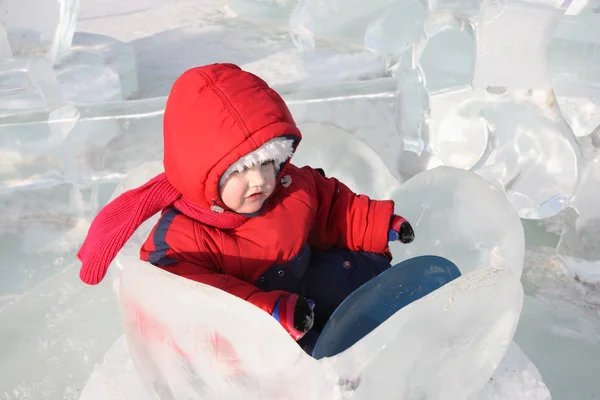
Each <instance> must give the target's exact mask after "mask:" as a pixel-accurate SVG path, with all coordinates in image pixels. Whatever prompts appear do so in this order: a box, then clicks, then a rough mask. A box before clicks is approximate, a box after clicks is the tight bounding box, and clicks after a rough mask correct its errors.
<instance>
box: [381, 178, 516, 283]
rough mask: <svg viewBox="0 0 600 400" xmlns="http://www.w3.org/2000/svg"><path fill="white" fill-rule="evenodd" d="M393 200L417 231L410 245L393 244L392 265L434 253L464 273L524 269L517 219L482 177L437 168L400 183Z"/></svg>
mask: <svg viewBox="0 0 600 400" xmlns="http://www.w3.org/2000/svg"><path fill="white" fill-rule="evenodd" d="M391 198H392V199H393V200H394V202H395V204H396V208H395V211H396V212H398V213H400V215H402V216H404V217H405V218H407V219H408V220H409V221H411V223H412V224H413V227H414V229H415V236H416V238H415V241H414V242H413V243H411V244H409V245H399V244H396V243H394V244H392V245H391V246H390V249H391V250H392V254H393V255H394V262H399V261H401V260H405V259H407V258H410V257H414V256H418V255H427V254H433V255H438V256H442V257H444V258H447V259H449V260H450V261H452V262H453V263H455V264H456V265H457V266H458V268H459V269H460V270H461V272H462V273H463V274H464V273H466V272H468V271H473V270H475V269H480V268H487V267H496V268H508V269H510V270H511V271H513V272H514V273H515V275H517V276H521V272H522V270H523V258H524V254H525V238H524V233H523V226H522V225H521V221H520V219H519V217H518V215H517V213H516V212H515V210H514V209H513V208H512V206H511V204H510V203H509V202H508V201H507V200H506V197H505V196H504V194H503V193H502V192H501V191H500V190H498V189H497V188H496V187H495V186H493V185H491V184H490V183H488V182H487V181H485V180H484V179H482V178H481V177H479V176H477V175H475V174H473V173H471V172H468V171H464V170H461V169H457V168H451V167H437V168H434V169H432V170H429V171H425V172H422V173H420V174H418V175H416V176H414V177H413V178H411V179H410V180H408V181H406V182H405V183H403V184H402V185H401V186H400V187H399V188H398V189H396V190H395V191H394V193H393V194H392V195H391Z"/></svg>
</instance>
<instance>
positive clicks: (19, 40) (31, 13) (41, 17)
mask: <svg viewBox="0 0 600 400" xmlns="http://www.w3.org/2000/svg"><path fill="white" fill-rule="evenodd" d="M79 2H80V0H26V1H23V0H5V1H3V2H2V3H0V22H1V23H2V25H4V26H5V28H6V29H7V35H8V40H9V42H10V44H11V47H12V51H13V54H14V55H20V56H25V55H33V54H38V55H45V56H46V57H48V59H50V60H51V61H52V63H54V62H55V61H56V60H57V57H59V55H62V54H65V53H66V52H68V49H69V47H70V46H71V40H72V39H73V33H74V32H75V26H76V23H77V12H78V11H79Z"/></svg>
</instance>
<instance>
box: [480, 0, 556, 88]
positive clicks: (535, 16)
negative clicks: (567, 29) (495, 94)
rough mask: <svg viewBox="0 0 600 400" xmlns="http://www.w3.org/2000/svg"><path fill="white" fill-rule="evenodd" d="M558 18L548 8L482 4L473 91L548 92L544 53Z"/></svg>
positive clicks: (531, 4)
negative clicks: (522, 90)
mask: <svg viewBox="0 0 600 400" xmlns="http://www.w3.org/2000/svg"><path fill="white" fill-rule="evenodd" d="M562 14H563V11H562V10H560V9H559V8H556V7H554V6H553V5H551V4H544V3H539V2H525V1H510V2H495V1H490V0H486V1H484V2H483V6H482V10H481V14H480V15H479V21H478V27H479V28H478V32H477V39H478V40H477V45H478V49H477V62H476V65H475V76H474V77H473V87H474V88H477V89H485V88H487V87H488V86H502V87H506V88H509V89H549V88H550V82H549V80H548V73H547V68H546V57H545V49H546V46H547V44H548V41H549V39H550V35H551V33H552V31H553V30H554V28H555V26H556V24H557V23H558V20H559V18H560V17H561V16H562ZM532 21H535V23H532ZM525 37H526V38H527V40H523V38H525Z"/></svg>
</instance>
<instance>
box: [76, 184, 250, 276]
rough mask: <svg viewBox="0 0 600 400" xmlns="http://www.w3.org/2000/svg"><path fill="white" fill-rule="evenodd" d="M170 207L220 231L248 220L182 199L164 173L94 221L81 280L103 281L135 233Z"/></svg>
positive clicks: (79, 255) (112, 204)
mask: <svg viewBox="0 0 600 400" xmlns="http://www.w3.org/2000/svg"><path fill="white" fill-rule="evenodd" d="M169 205H174V206H175V207H176V208H177V209H179V211H181V212H182V213H183V214H184V215H186V216H187V217H189V218H192V219H194V220H196V221H198V222H201V223H203V224H206V225H209V226H212V227H215V228H219V229H235V228H238V227H240V226H241V225H242V224H243V223H244V222H246V221H247V220H248V217H246V216H243V215H239V214H236V213H234V212H228V211H224V212H222V213H215V212H213V211H210V210H205V209H203V208H200V207H198V206H197V205H195V204H194V203H192V202H191V201H189V200H187V199H185V198H184V197H182V195H181V193H179V192H178V191H177V190H176V189H175V188H174V187H173V186H172V185H171V184H170V183H169V181H168V180H167V176H166V175H165V174H164V173H162V174H160V175H158V176H156V177H154V178H153V179H151V180H150V181H148V182H147V183H146V184H144V185H143V186H140V187H138V188H136V189H132V190H129V191H127V192H125V193H123V194H121V195H120V196H119V197H117V198H116V199H114V200H113V201H111V202H110V203H109V204H107V205H106V206H105V207H104V208H103V209H102V210H101V211H100V212H99V213H98V215H97V216H96V218H94V220H93V221H92V225H91V226H90V229H89V231H88V234H87V237H86V238H85V241H84V242H83V245H82V246H81V248H80V249H79V252H78V253H77V258H79V260H81V262H82V266H81V270H80V272H79V277H80V278H81V280H82V281H83V282H85V283H87V284H90V285H95V284H97V283H99V282H100V281H102V279H103V278H104V276H105V275H106V271H107V270H108V266H109V265H110V263H111V262H112V261H113V259H114V258H115V257H116V255H117V253H118V252H119V250H121V248H122V247H123V246H124V245H125V243H126V242H127V240H129V238H130V237H131V235H133V232H135V230H136V229H137V228H138V227H139V226H140V225H141V224H142V223H143V222H144V221H146V220H147V219H148V218H150V217H152V216H153V215H155V214H156V213H158V212H160V211H161V210H162V209H163V208H165V207H167V206H169Z"/></svg>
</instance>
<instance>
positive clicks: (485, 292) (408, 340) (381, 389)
mask: <svg viewBox="0 0 600 400" xmlns="http://www.w3.org/2000/svg"><path fill="white" fill-rule="evenodd" d="M522 302H523V289H522V287H521V283H520V282H519V277H518V275H515V274H514V273H512V272H511V271H509V270H506V269H495V268H484V269H478V270H475V271H471V272H468V273H467V274H465V275H463V276H462V277H459V278H458V279H456V280H454V281H452V282H450V283H448V284H446V285H444V286H443V287H441V288H440V289H438V290H436V291H434V292H433V293H431V294H429V295H427V296H425V297H423V298H422V299H420V300H418V301H416V302H414V303H411V304H410V305H408V306H406V307H405V308H403V309H401V310H400V311H398V312H397V313H396V314H394V315H392V316H391V317H390V318H389V319H388V320H387V321H386V322H385V323H383V324H382V325H380V326H379V327H377V328H376V329H375V330H373V331H372V332H370V333H369V334H368V335H367V336H365V337H364V338H363V339H362V340H360V341H359V342H358V343H356V344H355V345H354V346H352V347H351V348H349V349H348V350H346V351H344V352H342V353H341V354H339V355H337V356H334V357H332V358H331V359H329V360H330V362H331V364H332V365H333V367H334V368H335V369H336V371H338V372H339V374H340V376H341V377H342V378H345V377H347V378H349V379H351V380H355V381H358V382H359V383H358V387H357V388H356V390H355V391H354V393H352V398H353V399H357V400H367V399H407V398H415V399H416V398H427V399H429V398H431V399H457V398H469V396H473V395H474V394H477V393H479V392H480V391H481V390H482V389H483V388H484V386H485V385H486V383H487V382H488V380H489V379H490V377H491V376H492V374H493V372H494V370H495V369H496V366H497V365H498V364H499V363H500V361H501V360H502V358H503V356H504V354H505V353H506V350H507V348H508V347H509V345H510V343H511V341H512V337H513V334H514V331H515V329H516V327H517V323H518V321H519V315H520V313H521V306H522ZM363 368H364V369H363Z"/></svg>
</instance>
